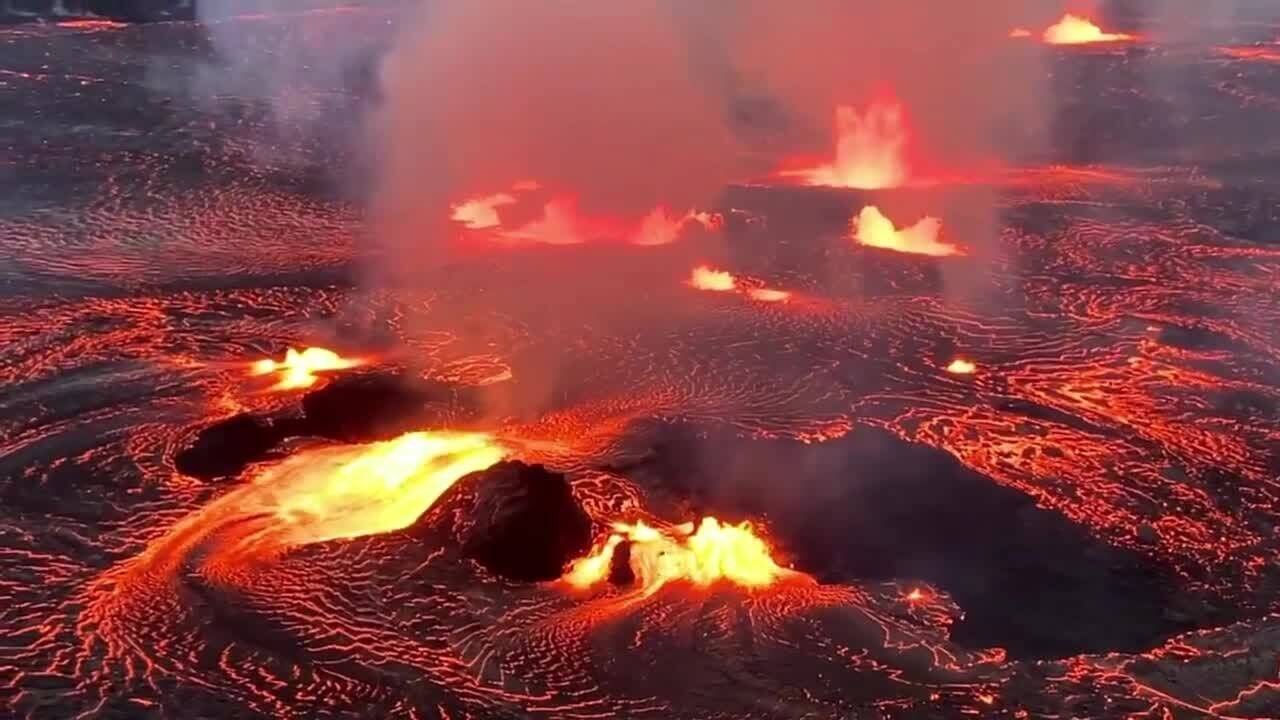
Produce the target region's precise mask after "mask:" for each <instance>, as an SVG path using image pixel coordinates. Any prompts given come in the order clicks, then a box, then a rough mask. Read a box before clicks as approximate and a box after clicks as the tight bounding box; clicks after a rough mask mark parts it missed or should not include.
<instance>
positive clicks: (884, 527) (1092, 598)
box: [625, 425, 1203, 658]
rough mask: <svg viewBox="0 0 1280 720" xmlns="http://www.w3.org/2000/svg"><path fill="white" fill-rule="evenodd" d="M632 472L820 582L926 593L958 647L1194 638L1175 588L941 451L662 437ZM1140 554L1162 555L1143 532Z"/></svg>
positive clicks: (1109, 645)
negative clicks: (743, 523) (773, 549)
mask: <svg viewBox="0 0 1280 720" xmlns="http://www.w3.org/2000/svg"><path fill="white" fill-rule="evenodd" d="M640 437H643V438H644V441H645V442H644V443H643V445H644V446H647V448H646V447H641V448H637V451H638V452H639V459H638V460H637V461H636V462H634V463H632V464H631V466H630V467H627V468H626V469H625V472H626V473H627V474H628V475H630V476H631V477H632V478H633V479H634V480H636V481H637V482H638V483H640V484H641V485H643V486H645V487H652V488H659V489H663V490H665V491H666V492H667V493H668V494H670V495H671V496H672V501H673V502H681V503H692V504H693V505H694V506H695V507H697V508H698V511H699V512H700V513H703V514H713V515H716V516H718V517H721V518H724V519H729V520H731V521H732V520H734V519H737V518H752V517H755V518H764V519H766V520H767V521H768V525H769V529H770V534H771V535H772V537H773V538H774V539H775V540H776V541H778V542H779V544H780V546H781V547H782V548H783V549H784V550H785V551H786V552H787V554H788V555H789V556H790V557H793V558H794V560H795V564H796V568H797V569H798V570H802V571H804V572H807V573H810V574H812V575H814V576H815V577H817V578H818V579H819V580H820V581H824V582H846V581H849V580H875V581H880V580H894V579H920V580H925V581H928V582H930V583H933V584H935V585H937V586H938V587H940V588H941V589H943V590H946V591H947V592H948V593H950V594H951V596H952V598H953V599H954V600H955V601H956V602H957V603H958V604H959V605H960V607H961V608H963V609H964V611H965V616H964V618H963V619H961V620H960V621H958V622H957V623H956V624H955V625H954V626H953V628H952V639H953V640H955V641H956V642H958V643H960V644H961V645H965V646H969V647H993V646H998V647H1003V648H1005V649H1006V650H1007V651H1008V652H1009V655H1010V656H1012V657H1037V658H1043V657H1065V656H1069V655H1073V654H1076V653H1080V652H1106V651H1110V650H1121V651H1125V652H1134V651H1138V650H1143V649H1146V648H1149V647H1152V646H1153V645H1155V644H1158V643H1159V642H1160V641H1161V640H1162V639H1163V638H1166V637H1168V636H1170V635H1172V634H1175V633H1177V632H1180V631H1184V630H1188V629H1191V628H1192V627H1194V626H1196V625H1200V624H1203V621H1202V620H1201V619H1200V618H1199V617H1197V618H1195V619H1194V620H1192V619H1191V618H1179V617H1178V616H1175V615H1169V614H1166V613H1165V612H1164V610H1165V609H1166V608H1169V607H1172V606H1175V605H1177V604H1178V603H1179V602H1180V600H1179V595H1178V592H1177V581H1176V578H1175V577H1174V576H1173V575H1172V573H1171V572H1170V571H1169V570H1168V569H1167V568H1164V567H1162V566H1161V565H1160V564H1159V563H1158V562H1155V561H1152V560H1150V559H1149V558H1146V557H1144V556H1143V555H1142V554H1140V553H1136V552H1134V551H1131V550H1126V549H1124V548H1119V547H1114V546H1111V545H1109V544H1107V543H1106V542H1104V541H1102V540H1099V539H1097V538H1095V537H1092V536H1091V535H1090V534H1089V532H1088V529H1087V528H1084V527H1082V526H1079V525H1077V524H1075V523H1073V522H1071V521H1070V520H1069V519H1068V518H1066V517H1065V516H1063V515H1062V514H1060V513H1057V512H1052V511H1049V510H1045V509H1042V508H1039V507H1037V505H1036V503H1035V501H1034V500H1033V499H1032V498H1031V497H1029V496H1027V495H1026V494H1024V493H1022V492H1019V491H1018V490H1016V489H1014V488H1011V487H1006V486H1003V485H1001V484H999V483H997V482H995V481H994V480H992V479H990V478H987V477H985V476H983V475H981V474H979V473H977V472H975V471H973V470H971V469H969V468H966V467H965V466H964V465H962V464H961V463H960V462H959V461H958V460H957V459H956V458H955V457H954V456H952V455H950V454H949V453H946V452H944V451H942V450H938V449H936V448H933V447H930V446H927V445H922V444H916V443H911V442H908V441H905V440H902V439H900V438H898V437H896V436H894V435H893V434H891V433H889V432H886V431H883V430H880V429H878V428H873V427H868V426H861V425H860V426H857V427H856V428H855V429H854V430H853V431H852V432H851V433H849V434H848V435H847V436H845V437H843V438H840V439H837V440H830V441H828V442H824V443H819V444H806V443H802V442H799V441H792V440H759V439H751V438H744V437H740V436H738V435H737V434H735V433H733V432H731V431H726V430H721V429H718V428H704V427H702V426H688V425H664V426H659V427H657V428H655V432H654V433H652V434H650V435H641V436H640ZM1138 532H1139V533H1140V535H1139V537H1140V539H1141V540H1143V541H1145V542H1156V541H1158V540H1159V537H1158V535H1157V534H1155V533H1154V531H1143V530H1139V531H1138Z"/></svg>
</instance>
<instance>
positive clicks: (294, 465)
mask: <svg viewBox="0 0 1280 720" xmlns="http://www.w3.org/2000/svg"><path fill="white" fill-rule="evenodd" d="M505 455H506V450H505V449H504V448H502V447H501V446H500V445H499V444H498V443H497V442H496V441H495V440H494V438H493V437H492V436H490V435H488V434H485V433H474V432H451V431H434V432H412V433H407V434H405V435H401V436H400V437H398V438H395V439H393V440H387V441H383V442H375V443H369V444H367V445H339V446H331V447H321V448H315V449H311V450H304V451H301V452H299V453H296V454H294V455H292V456H290V457H289V458H287V459H285V460H283V461H281V462H280V463H278V464H276V465H271V466H268V467H266V468H265V469H263V470H261V471H260V472H259V473H258V474H256V475H255V476H253V477H252V479H251V480H250V482H249V483H248V484H246V485H244V486H242V487H240V488H238V489H236V490H234V491H232V492H231V493H228V494H227V495H224V496H223V497H221V498H219V499H218V500H216V501H214V502H213V503H212V504H211V505H209V506H207V507H205V508H204V509H203V510H202V511H200V512H198V513H197V514H195V515H193V516H191V517H189V518H188V519H187V520H186V521H184V522H183V523H180V524H179V526H178V527H177V528H175V530H174V531H173V532H172V533H171V534H170V535H171V536H173V537H184V536H191V535H210V536H214V535H216V536H217V537H216V542H215V546H216V548H217V552H216V553H213V555H215V556H216V557H217V558H218V559H219V560H220V561H221V562H228V561H230V562H231V564H240V563H239V561H241V560H244V559H248V558H259V559H260V558H265V557H271V556H273V555H275V554H276V553H279V552H281V551H283V550H287V549H288V548H291V547H296V546H300V545H308V544H311V543H318V542H326V541H329V540H339V539H350V538H357V537H363V536H366V535H376V534H380V533H387V532H392V531H394V530H400V529H402V528H405V527H408V526H409V525H411V524H412V523H413V522H414V521H415V520H417V519H418V517H419V516H421V515H422V514H423V513H424V512H426V511H427V510H428V509H429V508H430V507H431V506H432V505H433V504H434V503H435V501H436V500H437V499H439V497H440V496H441V495H442V494H443V493H444V492H445V491H446V490H448V489H449V488H450V487H452V486H453V484H454V483H456V482H457V481H458V480H459V479H461V478H462V477H464V476H466V475H468V474H470V473H473V472H478V471H480V470H484V469H485V468H487V467H489V466H491V465H493V464H495V463H497V462H498V461H499V460H501V459H502V458H503V457H504V456H505Z"/></svg>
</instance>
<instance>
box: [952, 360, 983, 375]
mask: <svg viewBox="0 0 1280 720" xmlns="http://www.w3.org/2000/svg"><path fill="white" fill-rule="evenodd" d="M977 369H978V366H977V365H976V364H974V363H973V362H972V361H970V360H965V359H964V358H956V359H955V360H952V361H951V364H949V365H947V372H949V373H951V374H953V375H972V374H973V373H974V372H976V371H977Z"/></svg>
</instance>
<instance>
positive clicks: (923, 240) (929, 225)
mask: <svg viewBox="0 0 1280 720" xmlns="http://www.w3.org/2000/svg"><path fill="white" fill-rule="evenodd" d="M941 229H942V221H940V220H938V219H937V218H933V217H924V218H921V219H920V220H919V221H917V222H916V224H915V225H912V226H910V227H904V228H901V229H899V228H895V227H894V225H893V222H892V221H891V220H889V218H887V217H885V216H884V215H883V214H882V213H881V212H880V209H879V208H877V207H876V206H874V205H867V206H866V207H864V208H862V211H861V212H859V213H858V216H857V217H856V218H854V219H853V220H852V221H850V223H849V230H850V232H851V233H852V235H853V237H854V239H855V240H857V241H858V242H859V243H860V244H862V245H867V246H869V247H876V248H883V249H885V250H894V251H897V252H903V253H915V254H918V255H932V256H935V257H945V256H948V255H963V254H964V253H963V252H961V250H960V248H958V247H956V246H955V245H950V244H948V243H944V242H941V241H939V240H938V232H939V230H941Z"/></svg>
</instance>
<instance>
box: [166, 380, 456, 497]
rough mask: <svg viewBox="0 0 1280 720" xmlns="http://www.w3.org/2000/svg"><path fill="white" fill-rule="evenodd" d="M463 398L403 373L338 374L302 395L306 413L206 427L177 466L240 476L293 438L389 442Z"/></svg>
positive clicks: (207, 475) (243, 417) (197, 473)
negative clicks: (253, 464)
mask: <svg viewBox="0 0 1280 720" xmlns="http://www.w3.org/2000/svg"><path fill="white" fill-rule="evenodd" d="M459 402H461V400H460V398H459V397H458V394H457V393H456V392H455V391H454V389H452V388H450V387H448V386H446V385H443V384H435V383H425V382H422V381H420V380H416V379H407V378H404V377H402V376H399V375H359V376H352V377H344V378H338V379H336V380H334V381H333V382H331V383H329V384H327V385H325V386H324V387H321V388H319V389H317V390H314V391H312V392H309V393H307V394H306V395H305V396H303V398H302V415H301V416H280V417H258V416H255V415H251V414H247V413H246V414H240V415H235V416H233V417H231V418H228V419H226V420H221V421H218V422H216V423H213V424H212V425H210V426H208V427H206V428H204V429H203V430H201V431H200V432H199V433H198V434H197V435H196V439H195V441H194V442H193V443H192V444H191V445H190V446H189V447H187V448H185V449H183V450H181V451H180V452H178V454H177V456H175V458H174V465H175V466H176V467H177V469H178V471H179V472H182V473H184V474H186V475H191V476H192V477H198V478H203V479H211V478H216V477H225V476H231V475H237V474H239V473H240V472H241V471H243V470H244V468H245V467H246V466H248V465H249V464H250V463H254V462H258V461H261V460H265V459H266V458H267V457H268V456H269V455H270V453H271V451H272V450H274V449H275V448H276V447H277V446H278V445H279V444H280V443H281V442H283V441H284V440H286V439H288V438H291V437H322V438H328V439H330V440H337V441H339V442H352V443H355V442H373V441H376V440H389V439H391V438H394V437H396V436H397V435H401V434H403V433H405V432H409V431H411V430H416V429H420V428H424V427H430V426H433V425H437V424H439V422H440V420H441V418H442V417H443V416H445V415H446V414H448V413H449V412H450V410H451V408H455V407H456V406H457V405H458V403H459Z"/></svg>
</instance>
